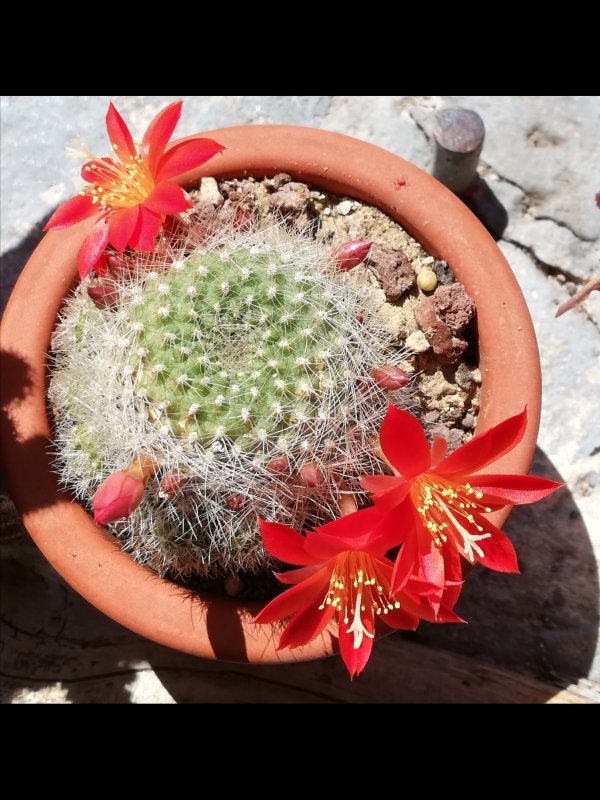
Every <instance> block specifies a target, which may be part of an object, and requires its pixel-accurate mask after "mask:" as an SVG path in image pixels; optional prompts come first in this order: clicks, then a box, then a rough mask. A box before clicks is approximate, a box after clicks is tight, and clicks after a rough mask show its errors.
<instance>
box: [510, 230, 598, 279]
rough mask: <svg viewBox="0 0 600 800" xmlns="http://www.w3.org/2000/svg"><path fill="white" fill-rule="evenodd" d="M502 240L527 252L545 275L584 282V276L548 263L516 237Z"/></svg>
mask: <svg viewBox="0 0 600 800" xmlns="http://www.w3.org/2000/svg"><path fill="white" fill-rule="evenodd" d="M502 241H503V242H508V243H509V244H512V245H514V246H515V247H518V248H519V250H522V251H523V252H524V253H527V255H528V256H529V257H530V258H531V260H532V261H533V262H534V264H535V266H536V267H537V268H538V269H539V270H541V271H542V272H543V273H544V274H545V275H548V276H549V277H551V278H557V279H560V278H563V279H564V280H565V281H569V283H575V284H577V285H578V286H579V285H582V284H584V283H586V279H585V278H580V277H579V276H578V275H575V274H574V273H573V272H571V271H570V270H568V269H565V268H564V267H557V266H556V264H548V262H547V261H544V260H543V259H541V258H540V257H539V256H538V255H537V253H536V252H535V250H534V249H533V247H531V246H530V245H527V244H523V242H519V241H518V239H510V238H509V237H507V236H503V237H502Z"/></svg>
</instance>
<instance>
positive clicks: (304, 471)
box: [298, 461, 324, 489]
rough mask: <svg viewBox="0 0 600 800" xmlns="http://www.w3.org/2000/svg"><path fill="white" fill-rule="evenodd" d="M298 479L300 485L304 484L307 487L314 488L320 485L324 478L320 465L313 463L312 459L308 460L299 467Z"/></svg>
mask: <svg viewBox="0 0 600 800" xmlns="http://www.w3.org/2000/svg"><path fill="white" fill-rule="evenodd" d="M298 479H299V481H300V483H301V484H302V486H306V488H307V489H314V488H315V487H316V486H321V484H322V483H323V480H324V478H323V473H322V471H321V469H320V467H319V466H318V464H315V462H314V461H309V462H308V463H306V464H304V465H303V466H302V467H300V470H299V471H298Z"/></svg>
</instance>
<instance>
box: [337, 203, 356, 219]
mask: <svg viewBox="0 0 600 800" xmlns="http://www.w3.org/2000/svg"><path fill="white" fill-rule="evenodd" d="M336 208H337V212H338V214H341V215H342V217H347V216H348V214H349V213H350V212H351V211H352V210H353V208H354V204H353V203H352V200H343V201H342V202H341V203H338V204H337V206H336Z"/></svg>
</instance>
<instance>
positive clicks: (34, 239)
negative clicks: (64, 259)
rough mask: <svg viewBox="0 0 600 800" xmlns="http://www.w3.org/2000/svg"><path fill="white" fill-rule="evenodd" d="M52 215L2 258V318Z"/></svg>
mask: <svg viewBox="0 0 600 800" xmlns="http://www.w3.org/2000/svg"><path fill="white" fill-rule="evenodd" d="M50 216H51V215H50V214H48V215H47V216H46V217H44V218H43V219H42V220H40V221H39V222H36V224H35V225H34V226H33V228H32V229H31V231H30V232H29V234H28V235H27V236H26V237H25V239H22V240H21V241H20V242H19V244H18V245H17V246H16V247H13V248H12V249H11V250H7V251H6V253H3V254H2V256H0V276H1V277H0V317H1V316H2V314H3V313H4V309H5V308H6V304H7V303H8V298H9V296H10V293H11V292H12V289H13V286H14V285H15V283H16V281H17V278H18V277H19V275H20V274H21V270H22V269H23V267H24V266H25V264H26V263H27V262H28V261H29V258H30V256H31V254H32V253H33V251H34V250H35V248H36V247H37V246H38V244H39V243H40V242H41V241H42V239H43V238H44V235H45V234H44V226H45V225H46V223H47V222H48V220H49V219H50Z"/></svg>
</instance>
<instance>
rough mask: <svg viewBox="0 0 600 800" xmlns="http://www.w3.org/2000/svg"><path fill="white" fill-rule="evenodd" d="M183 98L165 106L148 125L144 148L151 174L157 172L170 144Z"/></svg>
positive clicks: (179, 116)
mask: <svg viewBox="0 0 600 800" xmlns="http://www.w3.org/2000/svg"><path fill="white" fill-rule="evenodd" d="M182 105H183V100H177V101H176V102H175V103H171V105H169V106H167V107H166V108H163V110H162V111H160V112H159V113H158V114H157V115H156V117H154V119H153V120H152V122H151V123H150V125H149V126H148V130H147V131H146V133H145V134H144V139H143V141H142V148H143V151H144V154H145V155H146V157H147V162H148V166H149V168H150V172H151V174H153V175H155V174H156V168H157V166H158V163H159V161H160V160H161V158H162V156H163V153H164V152H165V148H166V146H167V145H168V144H169V141H170V139H171V136H173V131H174V130H175V128H176V127H177V123H178V122H179V120H180V119H181V107H182Z"/></svg>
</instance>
